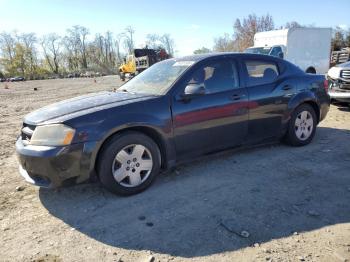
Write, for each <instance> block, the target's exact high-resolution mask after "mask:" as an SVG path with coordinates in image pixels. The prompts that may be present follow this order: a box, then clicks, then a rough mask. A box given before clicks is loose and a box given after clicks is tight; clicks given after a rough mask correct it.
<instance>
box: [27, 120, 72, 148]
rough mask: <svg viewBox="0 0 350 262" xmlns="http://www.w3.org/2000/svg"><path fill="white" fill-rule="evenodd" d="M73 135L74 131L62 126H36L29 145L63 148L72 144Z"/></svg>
mask: <svg viewBox="0 0 350 262" xmlns="http://www.w3.org/2000/svg"><path fill="white" fill-rule="evenodd" d="M74 134H75V130H74V129H72V128H71V127H68V126H65V125H63V124H54V125H45V126H37V127H36V128H35V130H34V133H33V135H32V138H31V140H30V144H31V145H38V146H65V145H69V144H70V143H71V142H72V140H73V137H74Z"/></svg>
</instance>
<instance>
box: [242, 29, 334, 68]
mask: <svg viewBox="0 0 350 262" xmlns="http://www.w3.org/2000/svg"><path fill="white" fill-rule="evenodd" d="M331 39H332V29H331V28H316V27H312V28H306V27H302V28H290V29H282V30H272V31H266V32H259V33H256V34H255V36H254V46H253V47H250V48H248V49H246V50H245V52H247V53H256V54H265V55H272V56H277V57H280V58H284V59H286V60H287V61H289V62H292V63H294V64H295V65H297V66H299V67H300V68H301V69H302V70H304V71H305V72H307V73H312V74H316V73H317V74H326V73H327V71H328V69H329V63H330V55H331V53H330V52H331Z"/></svg>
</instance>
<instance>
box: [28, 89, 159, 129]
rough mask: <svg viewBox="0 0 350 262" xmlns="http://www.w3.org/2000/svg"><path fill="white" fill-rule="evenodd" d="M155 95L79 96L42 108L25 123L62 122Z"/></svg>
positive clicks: (31, 114) (94, 94)
mask: <svg viewBox="0 0 350 262" xmlns="http://www.w3.org/2000/svg"><path fill="white" fill-rule="evenodd" d="M154 97H155V96H154V95H145V94H132V93H127V92H99V93H92V94H88V95H84V96H78V97H75V98H71V99H68V100H64V101H61V102H58V103H55V104H51V105H48V106H45V107H42V108H40V109H38V110H36V111H33V112H32V113H29V114H28V115H26V116H25V118H24V122H25V123H27V124H31V125H38V124H46V123H48V122H49V123H53V122H61V121H62V119H70V118H73V117H75V116H80V115H82V114H85V113H91V112H95V111H99V110H102V109H106V108H110V107H115V106H120V105H125V104H128V103H133V102H138V101H143V100H147V99H150V98H154Z"/></svg>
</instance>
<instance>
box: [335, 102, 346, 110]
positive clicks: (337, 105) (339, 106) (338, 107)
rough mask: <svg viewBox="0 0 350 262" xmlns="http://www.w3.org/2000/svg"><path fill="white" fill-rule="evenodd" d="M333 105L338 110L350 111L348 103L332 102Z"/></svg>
mask: <svg viewBox="0 0 350 262" xmlns="http://www.w3.org/2000/svg"><path fill="white" fill-rule="evenodd" d="M333 105H334V106H336V107H337V109H338V110H340V111H343V112H350V105H349V104H348V103H341V102H333Z"/></svg>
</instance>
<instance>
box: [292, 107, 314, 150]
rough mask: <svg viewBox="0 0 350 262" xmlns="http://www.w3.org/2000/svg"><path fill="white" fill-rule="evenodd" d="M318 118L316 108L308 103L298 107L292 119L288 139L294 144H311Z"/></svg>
mask: <svg viewBox="0 0 350 262" xmlns="http://www.w3.org/2000/svg"><path fill="white" fill-rule="evenodd" d="M316 121H317V118H316V113H315V110H314V109H313V108H312V106H310V105H308V104H303V105H300V106H299V107H297V108H296V109H295V110H294V112H293V114H292V117H291V119H290V122H289V127H288V131H287V134H286V141H287V143H288V144H290V145H292V146H304V145H307V144H309V143H310V142H311V141H312V139H313V137H314V136H315V132H316V124H317V122H316Z"/></svg>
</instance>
